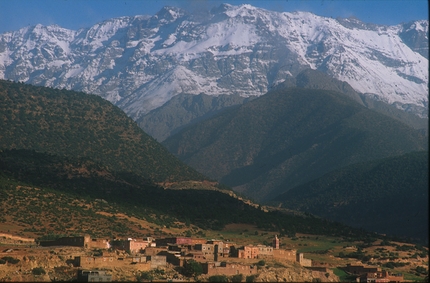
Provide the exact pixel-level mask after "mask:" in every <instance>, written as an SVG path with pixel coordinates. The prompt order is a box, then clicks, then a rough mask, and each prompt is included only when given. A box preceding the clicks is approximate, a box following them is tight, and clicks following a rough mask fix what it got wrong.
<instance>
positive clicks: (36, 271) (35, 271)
mask: <svg viewBox="0 0 430 283" xmlns="http://www.w3.org/2000/svg"><path fill="white" fill-rule="evenodd" d="M31 273H33V275H44V274H46V272H45V269H43V268H42V267H35V268H33V270H32V271H31Z"/></svg>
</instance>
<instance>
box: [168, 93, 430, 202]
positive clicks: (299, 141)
mask: <svg viewBox="0 0 430 283" xmlns="http://www.w3.org/2000/svg"><path fill="white" fill-rule="evenodd" d="M163 144H164V145H165V146H166V147H167V148H168V149H169V151H170V152H172V153H174V154H175V155H176V156H178V157H179V158H180V159H181V160H183V161H184V162H185V163H187V164H188V165H190V166H192V167H194V168H196V169H198V170H199V172H201V173H203V174H205V175H207V176H209V177H212V178H214V179H217V180H219V181H221V182H222V183H225V184H226V185H229V186H231V187H233V189H234V190H235V191H238V192H242V193H243V194H245V195H247V196H248V197H251V198H254V199H256V200H259V201H267V200H270V199H271V198H273V197H275V196H276V195H279V194H281V193H283V192H286V191H288V190H289V189H291V188H293V187H295V186H298V185H300V184H303V183H306V182H308V181H310V180H312V179H315V178H318V177H320V176H322V175H323V174H325V173H328V172H330V171H333V170H335V169H338V168H341V167H344V166H347V165H350V164H354V163H358V162H363V161H368V160H376V159H380V158H385V157H389V156H396V155H401V154H404V153H407V152H411V151H417V150H425V149H427V146H428V141H427V136H426V135H424V134H422V133H420V132H419V131H417V130H414V129H413V128H410V127H408V126H407V125H405V124H403V123H401V122H399V121H397V120H394V119H392V118H389V117H387V116H385V115H382V114H380V113H377V112H375V111H372V110H370V109H367V108H366V107H364V106H362V105H360V104H359V103H357V102H356V101H353V100H351V99H350V98H349V97H347V96H346V95H344V94H342V93H339V92H335V91H328V90H314V89H303V88H286V89H276V90H273V91H271V92H269V93H267V94H266V95H264V96H261V97H259V98H257V99H254V100H252V101H250V102H248V103H246V104H244V105H242V106H240V107H238V108H236V109H234V110H230V111H229V110H226V111H224V112H223V113H221V114H220V115H218V116H216V117H213V118H211V119H208V120H206V121H204V122H202V123H199V124H197V125H195V126H192V127H190V128H187V129H185V130H183V131H181V132H179V133H178V134H176V135H174V136H172V137H170V138H168V139H166V140H165V141H164V142H163Z"/></svg>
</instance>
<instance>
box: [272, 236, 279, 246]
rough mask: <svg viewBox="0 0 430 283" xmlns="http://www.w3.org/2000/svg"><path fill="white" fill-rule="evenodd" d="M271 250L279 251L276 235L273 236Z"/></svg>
mask: <svg viewBox="0 0 430 283" xmlns="http://www.w3.org/2000/svg"><path fill="white" fill-rule="evenodd" d="M273 249H275V250H279V239H278V235H275V239H273Z"/></svg>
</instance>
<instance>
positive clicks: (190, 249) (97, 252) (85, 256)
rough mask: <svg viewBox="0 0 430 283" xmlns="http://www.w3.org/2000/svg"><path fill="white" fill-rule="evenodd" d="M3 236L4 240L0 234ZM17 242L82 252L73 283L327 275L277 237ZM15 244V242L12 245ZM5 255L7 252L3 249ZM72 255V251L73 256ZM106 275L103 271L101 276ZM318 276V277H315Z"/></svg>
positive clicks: (367, 274)
mask: <svg viewBox="0 0 430 283" xmlns="http://www.w3.org/2000/svg"><path fill="white" fill-rule="evenodd" d="M1 235H3V238H5V237H8V236H9V237H10V235H7V234H1V233H0V236H1ZM14 238H17V239H15V240H17V241H18V242H20V243H21V242H26V243H27V244H28V242H29V241H30V248H31V246H32V245H34V244H36V246H39V247H41V248H43V247H52V248H55V247H71V248H78V249H79V250H81V249H82V251H87V252H85V253H82V252H79V251H78V250H74V251H75V252H77V254H75V255H74V256H72V255H71V254H69V256H68V257H69V258H68V259H67V263H68V264H70V265H73V266H74V267H76V268H77V272H78V274H77V276H78V277H77V281H80V282H91V281H103V282H105V281H112V279H115V278H112V274H110V272H109V270H111V271H112V270H113V269H116V268H124V267H125V268H126V269H127V270H133V271H140V272H146V271H151V270H157V269H166V268H175V267H182V266H184V265H186V264H187V262H189V261H190V260H194V261H196V262H199V263H200V264H201V266H202V269H203V270H202V271H203V274H205V275H206V276H208V277H210V276H214V275H225V276H234V275H238V274H241V275H242V276H245V277H246V276H253V275H258V264H256V259H258V260H259V261H263V260H275V261H280V262H282V261H289V262H291V263H295V264H299V265H301V266H303V267H304V268H306V269H308V270H310V271H311V272H312V274H314V273H315V275H316V276H319V275H321V274H323V275H327V273H333V271H332V270H331V269H330V268H328V267H324V266H321V265H318V264H317V265H318V266H314V264H313V262H312V260H310V259H306V258H304V257H303V254H302V253H298V252H297V251H296V250H294V249H281V248H280V242H279V238H278V237H277V236H275V237H274V239H273V241H272V245H271V246H267V245H251V244H250V245H240V244H237V243H233V242H230V241H228V240H224V241H222V240H206V239H199V238H190V237H170V238H152V237H146V238H142V239H141V240H140V239H132V238H128V239H114V240H108V239H95V238H91V237H90V236H77V237H62V238H59V239H57V240H51V241H39V242H35V240H34V239H29V238H28V239H27V238H20V237H14ZM15 242H16V241H15ZM5 252H6V253H7V252H9V250H7V251H5ZM75 252H73V253H75ZM342 269H344V270H345V271H346V272H347V273H349V274H352V275H355V276H356V277H357V282H403V276H402V275H400V274H399V275H392V274H388V273H387V272H386V271H382V270H381V268H379V267H375V266H369V267H365V266H362V265H357V266H354V265H350V264H348V265H347V266H346V267H343V268H342ZM106 271H107V272H106ZM317 273H318V274H319V275H318V274H317Z"/></svg>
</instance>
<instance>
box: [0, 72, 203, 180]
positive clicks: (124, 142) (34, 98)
mask: <svg viewBox="0 0 430 283" xmlns="http://www.w3.org/2000/svg"><path fill="white" fill-rule="evenodd" d="M0 113H1V114H2V115H1V119H2V121H1V123H0V132H1V133H2V134H1V135H0V149H32V150H35V151H37V152H47V153H51V154H56V155H59V156H69V157H85V158H89V159H91V160H93V161H94V162H99V163H101V164H103V165H105V166H107V167H109V168H112V169H114V170H116V171H130V172H134V173H135V174H138V175H140V176H142V177H145V178H147V179H150V180H153V181H155V182H162V181H177V180H203V179H205V177H204V176H203V175H202V174H200V173H197V171H195V170H194V169H192V168H190V167H188V166H186V165H184V164H183V163H182V162H181V161H179V160H178V159H177V158H176V157H174V156H173V155H172V154H170V153H169V152H168V151H167V150H166V149H165V148H164V147H163V146H161V145H160V144H159V143H157V142H156V141H155V140H154V139H153V138H152V137H150V136H149V135H147V134H146V133H144V132H143V131H142V130H141V129H140V128H139V127H138V126H137V125H136V123H135V122H134V121H133V120H132V119H130V118H129V117H127V116H126V115H125V113H124V112H123V111H121V110H120V109H119V108H118V107H116V106H113V105H112V104H111V103H109V102H107V101H106V100H103V99H102V98H101V97H98V96H95V95H87V94H84V93H77V92H74V91H67V90H56V89H50V88H46V87H35V86H31V85H25V84H22V83H13V82H9V81H3V80H2V81H0Z"/></svg>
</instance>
